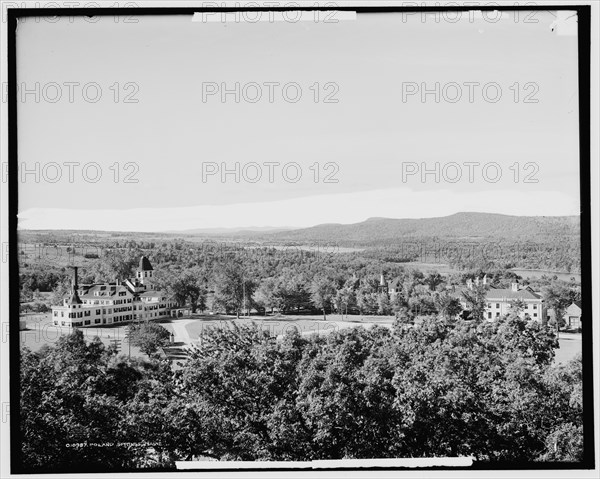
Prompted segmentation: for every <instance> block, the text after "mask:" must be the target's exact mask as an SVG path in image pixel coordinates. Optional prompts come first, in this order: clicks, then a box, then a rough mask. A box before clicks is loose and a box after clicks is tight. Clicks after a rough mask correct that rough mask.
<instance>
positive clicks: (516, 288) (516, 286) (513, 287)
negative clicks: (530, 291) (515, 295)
mask: <svg viewBox="0 0 600 479" xmlns="http://www.w3.org/2000/svg"><path fill="white" fill-rule="evenodd" d="M510 289H511V290H512V291H519V283H511V284H510Z"/></svg>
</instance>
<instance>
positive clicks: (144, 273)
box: [136, 256, 154, 286]
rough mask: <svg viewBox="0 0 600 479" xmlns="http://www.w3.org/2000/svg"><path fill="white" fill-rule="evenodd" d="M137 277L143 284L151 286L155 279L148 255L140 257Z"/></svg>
mask: <svg viewBox="0 0 600 479" xmlns="http://www.w3.org/2000/svg"><path fill="white" fill-rule="evenodd" d="M136 278H137V279H138V281H139V282H140V283H142V284H143V285H147V286H150V285H151V284H152V282H153V280H154V269H153V268H152V265H151V264H150V260H149V259H148V258H147V257H146V256H142V257H141V258H140V266H139V268H138V269H137V272H136Z"/></svg>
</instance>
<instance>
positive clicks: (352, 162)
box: [17, 11, 580, 231]
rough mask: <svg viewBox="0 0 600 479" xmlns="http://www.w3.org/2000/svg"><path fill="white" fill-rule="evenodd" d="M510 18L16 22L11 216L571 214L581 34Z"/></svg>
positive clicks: (241, 218) (190, 218) (179, 218)
mask: <svg viewBox="0 0 600 479" xmlns="http://www.w3.org/2000/svg"><path fill="white" fill-rule="evenodd" d="M520 13H521V15H520V16H519V17H518V18H516V17H514V16H513V15H512V14H510V13H506V14H505V18H504V19H502V20H499V21H497V22H495V23H493V22H491V21H489V20H486V19H483V18H479V17H478V18H475V19H473V18H469V17H468V16H467V15H466V12H465V15H464V16H463V17H462V18H461V19H460V20H459V21H456V22H454V23H452V22H451V21H447V20H445V19H443V18H442V19H441V21H439V22H436V21H435V18H433V17H427V18H421V17H420V16H419V15H416V16H414V17H406V16H403V15H402V14H400V13H396V14H382V13H378V14H358V15H357V16H356V18H355V19H354V20H346V21H339V22H337V23H330V22H323V21H319V22H318V23H317V22H315V21H314V19H313V20H312V21H311V20H307V21H299V22H296V23H292V22H290V21H288V22H284V21H280V22H268V21H263V22H256V23H251V22H249V21H243V20H244V18H239V19H238V21H235V19H231V21H228V22H223V21H220V19H215V18H213V19H212V20H213V21H211V22H205V21H195V22H193V21H192V18H191V16H188V15H178V16H170V17H164V16H156V17H145V16H144V17H139V18H130V19H129V20H138V21H137V23H124V22H123V20H124V19H123V18H117V19H115V18H112V17H100V18H98V19H97V20H98V21H96V22H95V23H91V22H89V21H86V20H85V19H83V18H74V19H73V21H72V22H71V21H69V19H68V18H67V17H65V18H62V19H60V20H59V21H57V22H50V21H45V20H41V21H37V22H36V21H35V20H34V19H31V18H29V19H27V20H26V21H25V22H24V23H21V24H20V25H19V28H18V33H17V65H18V71H17V74H18V83H19V85H20V87H21V94H22V93H23V91H24V90H27V91H30V92H33V93H29V94H26V95H24V96H23V95H21V97H20V99H19V105H18V141H19V163H20V173H21V182H20V185H19V227H20V228H25V229H96V230H121V231H168V230H185V229H197V228H217V227H229V228H231V227H251V226H256V227H258V226H272V227H282V226H285V227H305V226H312V225H315V224H320V223H355V222H359V221H363V220H366V219H367V218H369V217H392V218H419V217H437V216H445V215H449V214H453V213H456V212H459V211H483V212H490V213H503V214H513V215H544V216H554V215H571V214H578V213H579V211H580V206H579V167H578V165H579V163H578V162H579V149H578V94H577V36H576V35H572V34H564V33H565V31H564V30H563V32H560V31H558V32H557V31H556V29H555V31H552V30H551V24H552V22H555V21H556V14H555V13H552V12H541V11H540V12H535V15H534V16H533V17H531V16H530V17H529V18H528V20H529V21H527V22H526V16H525V13H524V12H520ZM115 20H118V21H115ZM240 20H241V21H240ZM321 20H322V19H321ZM531 20H537V22H536V23H531V22H530V21H531ZM569 21H570V22H575V21H576V18H572V19H570V20H569ZM561 33H562V34H561ZM36 83H38V84H39V88H38V93H37V97H36V93H35V92H36V86H35V85H36ZM436 83H437V84H439V87H438V91H439V96H437V97H436V94H435V91H436ZM236 84H238V85H239V87H238V91H239V97H238V98H237V100H238V101H236V95H235V93H234V92H235V90H236ZM469 85H470V86H469ZM424 89H425V90H429V91H431V92H432V93H429V94H426V95H425V96H422V95H421V93H422V91H423V90H424ZM223 90H229V91H230V92H232V93H229V94H226V95H225V96H224V97H223V96H222V95H221V93H222V92H223ZM259 92H260V94H261V96H260V98H259V97H258V93H259ZM484 92H485V93H484ZM458 93H460V94H461V96H460V98H459V97H458ZM470 93H471V94H472V98H469V94H470ZM499 93H500V95H501V96H499V97H497V95H498V94H499ZM59 94H60V95H59ZM70 94H72V96H71V98H70ZM99 94H100V96H98V95H99ZM269 94H271V95H272V96H271V98H269ZM298 94H300V95H301V96H298ZM136 100H137V101H136ZM326 100H327V101H326ZM335 100H337V101H335ZM424 170H425V172H427V171H429V173H428V174H425V175H423V174H422V173H423V171H424ZM223 171H226V172H227V171H229V173H227V174H225V175H222V173H223ZM70 173H72V175H71V176H70Z"/></svg>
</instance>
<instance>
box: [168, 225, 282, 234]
mask: <svg viewBox="0 0 600 479" xmlns="http://www.w3.org/2000/svg"><path fill="white" fill-rule="evenodd" d="M291 229H292V228H287V227H279V228H278V227H274V226H248V227H240V228H197V229H191V230H182V231H166V232H165V233H167V234H183V235H198V236H203V235H205V236H236V235H239V236H246V235H252V234H255V233H259V234H260V233H277V232H282V231H288V230H291Z"/></svg>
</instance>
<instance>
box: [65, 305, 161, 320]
mask: <svg viewBox="0 0 600 479" xmlns="http://www.w3.org/2000/svg"><path fill="white" fill-rule="evenodd" d="M166 307H167V305H166V304H154V305H152V306H146V311H151V310H155V309H162V308H166ZM136 309H138V310H140V311H141V310H143V309H144V305H141V304H140V305H139V306H137V308H136V306H135V305H134V306H133V311H135V310H136ZM131 310H132V306H127V307H125V308H114V309H113V308H108V314H113V313H121V312H123V311H131ZM100 311H102V314H107V312H106V311H107V309H106V308H102V309H101V310H100V309H97V310H96V314H100ZM58 313H59V312H58V311H54V317H55V318H57V317H58ZM91 315H92V310H91V309H90V310H88V311H78V312H75V313H68V315H67V317H68V318H83V317H84V316H91ZM60 317H61V318H64V317H65V312H64V311H60Z"/></svg>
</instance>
